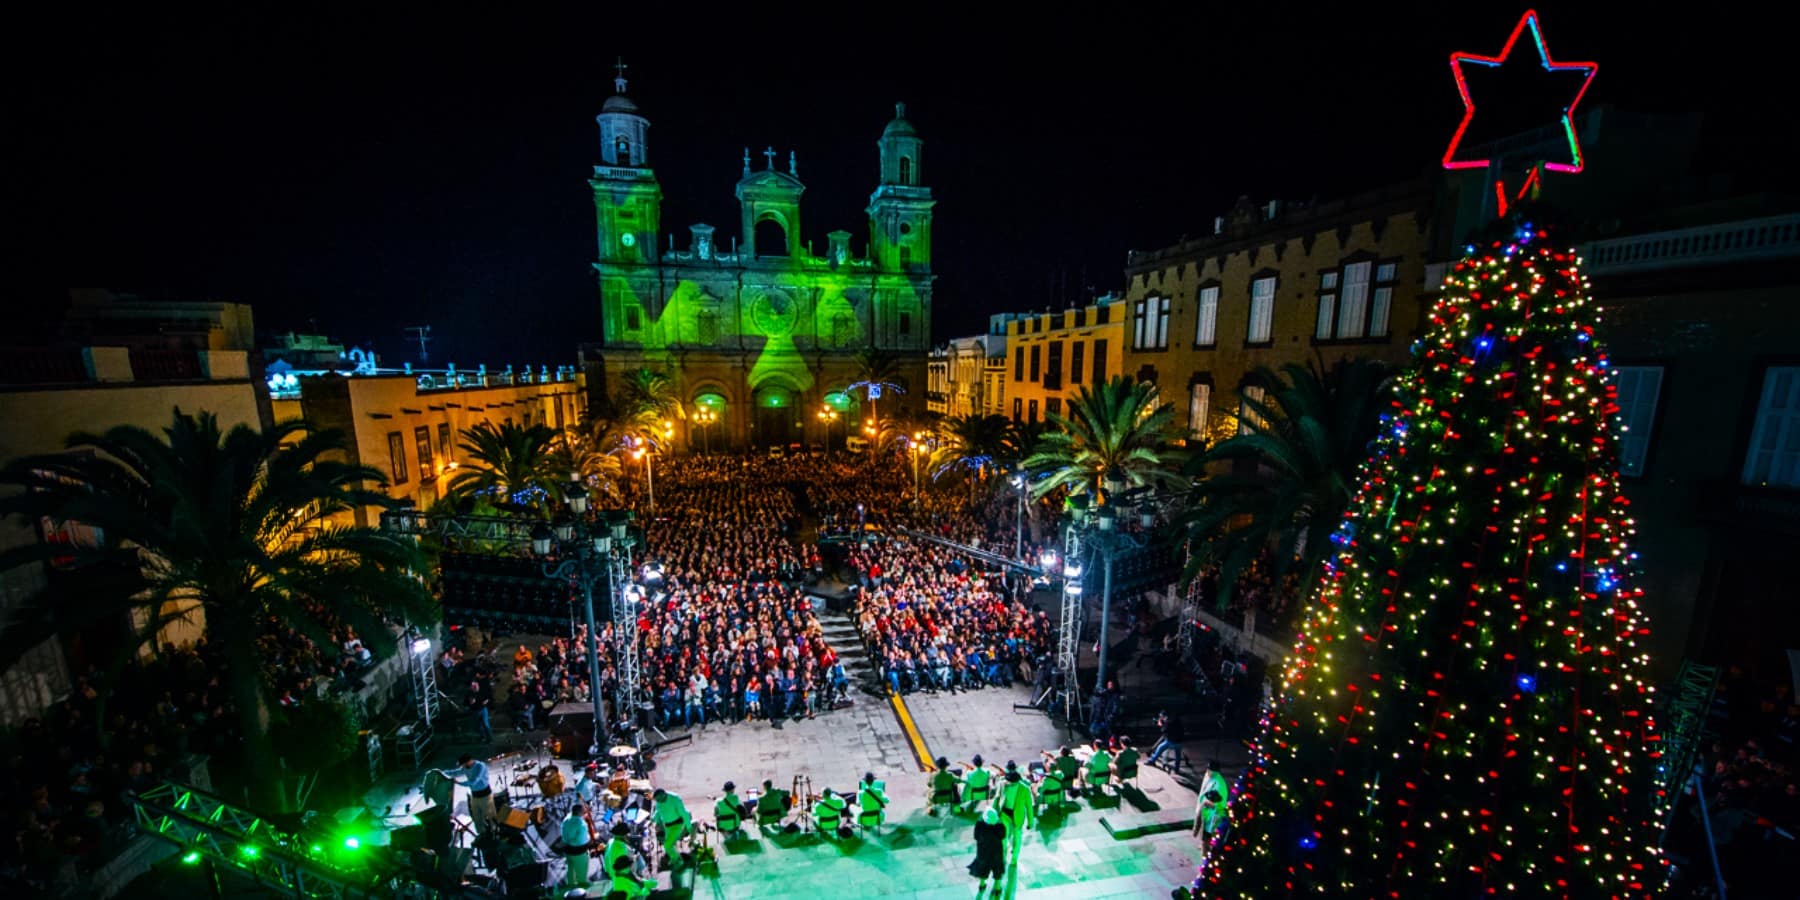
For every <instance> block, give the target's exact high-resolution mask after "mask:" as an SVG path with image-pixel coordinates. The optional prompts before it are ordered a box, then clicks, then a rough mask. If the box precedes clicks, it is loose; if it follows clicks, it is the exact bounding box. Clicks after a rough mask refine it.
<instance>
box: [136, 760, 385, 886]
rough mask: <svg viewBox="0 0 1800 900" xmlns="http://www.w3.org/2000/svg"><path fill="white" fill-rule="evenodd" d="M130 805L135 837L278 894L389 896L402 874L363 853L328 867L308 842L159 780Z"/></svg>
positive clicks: (318, 850) (321, 850)
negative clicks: (349, 861)
mask: <svg viewBox="0 0 1800 900" xmlns="http://www.w3.org/2000/svg"><path fill="white" fill-rule="evenodd" d="M131 802H132V808H133V811H134V814H135V816H136V818H137V826H138V830H139V831H140V832H142V833H144V834H147V835H150V836H151V837H155V838H158V839H160V840H163V841H167V842H168V843H171V844H174V845H175V847H176V848H177V851H178V852H181V853H184V854H198V857H199V859H204V860H207V861H209V862H211V863H212V864H213V865H214V866H215V867H218V866H222V867H224V868H226V869H229V870H231V871H234V872H237V873H239V874H241V875H243V876H245V877H248V878H250V879H251V880H253V881H255V882H256V883H257V884H260V885H262V886H264V887H266V888H269V889H270V890H272V891H274V892H275V893H277V894H280V895H283V896H288V897H295V898H301V900H312V898H332V900H336V898H358V897H392V896H395V894H396V892H397V885H396V881H397V880H398V879H399V877H400V876H401V875H402V874H403V873H402V872H401V870H400V869H398V868H396V867H394V866H392V865H390V864H388V863H387V862H386V860H385V859H383V858H382V856H380V855H378V854H376V853H372V852H367V851H365V852H364V853H362V854H361V855H359V856H358V857H357V859H356V864H355V865H354V866H350V865H344V864H341V863H338V862H335V861H333V860H332V859H331V858H330V857H329V856H328V855H327V852H326V849H325V848H324V847H318V846H312V845H308V844H306V843H304V842H302V841H301V840H300V839H299V838H298V837H296V836H294V835H291V834H287V833H285V832H282V831H280V830H277V829H276V828H275V827H274V826H272V825H270V824H269V823H268V822H267V821H266V820H264V819H263V818H262V817H261V816H258V815H256V814H255V813H252V812H250V811H248V810H244V809H240V808H238V807H235V806H232V805H231V804H229V803H226V802H225V801H223V800H220V799H219V798H217V797H214V796H212V795H211V794H207V793H204V792H202V791H199V790H196V789H194V788H191V787H188V786H187V785H184V784H178V783H176V782H172V781H167V782H163V783H162V784H159V785H157V786H156V787H153V788H151V789H149V790H147V791H143V792H141V793H138V794H135V795H133V796H132V799H131ZM193 861H198V860H193Z"/></svg>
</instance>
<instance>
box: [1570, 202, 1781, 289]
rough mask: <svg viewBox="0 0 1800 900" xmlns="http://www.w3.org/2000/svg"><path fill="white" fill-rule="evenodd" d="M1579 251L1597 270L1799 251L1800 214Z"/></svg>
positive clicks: (1705, 263)
mask: <svg viewBox="0 0 1800 900" xmlns="http://www.w3.org/2000/svg"><path fill="white" fill-rule="evenodd" d="M1580 251H1581V256H1582V258H1583V262H1584V263H1585V264H1586V269H1587V271H1588V272H1589V273H1590V274H1594V275H1615V274H1622V273H1627V272H1653V271H1656V270H1658V269H1673V268H1678V267H1683V266H1708V265H1720V264H1723V263H1734V262H1746V261H1754V260H1764V259H1782V258H1787V257H1793V256H1800V213H1792V214H1789V215H1784V216H1770V217H1768V218H1764V219H1747V220H1744V221H1741V222H1725V223H1722V224H1718V225H1703V226H1700V227H1698V228H1681V229H1677V230H1674V231H1658V232H1653V233H1651V234H1638V235H1632V236H1630V237H1620V238H1608V239H1607V240H1604V241H1594V242H1593V243H1591V244H1587V245H1586V246H1583V247H1581V248H1580Z"/></svg>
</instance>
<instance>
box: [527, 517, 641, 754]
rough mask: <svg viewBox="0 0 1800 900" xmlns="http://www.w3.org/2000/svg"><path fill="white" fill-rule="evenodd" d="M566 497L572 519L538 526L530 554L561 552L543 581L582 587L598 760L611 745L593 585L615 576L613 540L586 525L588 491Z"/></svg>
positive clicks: (546, 566)
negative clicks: (567, 582)
mask: <svg viewBox="0 0 1800 900" xmlns="http://www.w3.org/2000/svg"><path fill="white" fill-rule="evenodd" d="M566 496H567V499H568V504H569V512H570V513H572V514H573V517H572V518H561V519H558V520H557V521H556V524H555V525H553V526H552V525H546V524H544V523H542V522H539V523H538V524H537V526H536V527H535V528H533V529H532V530H531V551H532V552H533V553H535V554H537V555H538V556H539V557H548V556H550V553H551V551H552V550H558V551H560V553H561V555H562V558H561V559H560V560H557V559H547V560H546V561H545V562H544V577H546V578H555V579H560V580H571V581H574V582H575V583H576V584H578V585H580V586H581V599H582V616H583V618H584V619H585V621H586V622H587V654H588V698H589V699H590V700H591V701H593V705H594V733H593V744H592V746H591V747H590V748H589V751H588V753H589V755H590V756H597V755H599V753H600V751H601V748H603V747H605V746H606V745H607V744H608V743H609V741H608V739H607V737H608V733H607V729H606V711H605V705H604V702H603V701H602V700H601V696H602V694H603V693H604V689H603V687H602V684H601V681H600V631H599V628H598V627H596V625H595V622H594V585H595V584H597V583H599V582H600V581H601V580H602V579H610V576H611V574H612V570H611V566H610V565H608V564H607V563H608V562H609V557H610V551H611V549H612V548H611V545H612V536H611V535H608V534H603V533H600V532H594V533H592V534H590V533H589V531H588V528H587V526H586V525H585V524H584V523H583V521H582V518H583V516H584V515H585V514H586V513H587V508H588V494H587V489H586V488H583V487H582V486H581V485H580V484H574V485H570V486H569V489H568V493H567V495H566ZM578 538H579V539H578ZM619 713H620V714H621V715H625V714H627V711H626V710H619Z"/></svg>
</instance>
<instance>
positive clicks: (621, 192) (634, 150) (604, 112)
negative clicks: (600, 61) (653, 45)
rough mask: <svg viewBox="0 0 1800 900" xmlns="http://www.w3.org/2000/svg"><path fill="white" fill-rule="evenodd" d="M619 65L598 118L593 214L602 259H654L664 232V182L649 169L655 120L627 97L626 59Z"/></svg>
mask: <svg viewBox="0 0 1800 900" xmlns="http://www.w3.org/2000/svg"><path fill="white" fill-rule="evenodd" d="M614 70H615V71H616V72H617V77H615V78H614V79H613V88H614V91H615V93H614V94H613V96H611V97H608V98H606V103H605V104H604V105H602V106H601V107H600V115H598V116H596V117H595V121H596V122H598V123H599V125H600V159H601V161H602V163H603V164H602V165H598V166H595V167H594V177H593V178H591V179H589V181H588V184H589V185H590V186H592V187H593V189H594V219H595V224H596V225H597V226H598V231H599V235H600V247H599V251H600V256H599V258H600V261H601V262H604V263H626V264H629V263H651V262H655V261H656V241H657V236H658V234H659V233H660V231H661V221H660V220H661V217H662V187H661V185H659V184H657V182H656V173H655V172H654V171H652V170H651V168H650V152H649V151H650V145H649V143H648V140H647V138H648V135H649V131H650V121H649V120H648V119H645V118H644V117H643V116H642V115H639V114H638V107H637V104H636V103H633V102H631V98H629V97H627V96H625V63H624V61H623V60H621V61H620V62H619V63H618V64H617V65H616V66H614Z"/></svg>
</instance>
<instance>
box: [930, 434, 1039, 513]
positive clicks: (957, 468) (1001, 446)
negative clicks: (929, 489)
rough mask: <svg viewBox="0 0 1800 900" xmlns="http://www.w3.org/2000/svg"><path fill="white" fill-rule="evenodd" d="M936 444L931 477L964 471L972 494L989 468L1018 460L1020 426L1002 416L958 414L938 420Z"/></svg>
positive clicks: (1004, 467)
mask: <svg viewBox="0 0 1800 900" xmlns="http://www.w3.org/2000/svg"><path fill="white" fill-rule="evenodd" d="M936 443H937V447H936V448H935V450H934V451H933V452H932V454H931V477H932V478H933V479H940V478H943V477H944V476H945V475H949V474H952V473H957V472H961V473H964V474H966V475H967V476H968V478H969V484H970V490H971V495H972V494H973V489H974V485H975V483H976V482H977V481H979V480H981V479H983V478H986V477H987V475H988V473H989V471H990V470H995V469H998V470H1004V469H1006V468H1008V467H1010V466H1011V465H1012V464H1013V463H1014V462H1016V461H1017V460H1018V459H1019V456H1020V452H1019V449H1020V447H1021V444H1020V442H1019V431H1018V428H1017V427H1015V426H1014V425H1013V422H1012V420H1011V419H1009V418H1007V417H1005V416H1002V415H987V416H958V417H957V418H954V419H947V420H945V421H943V422H941V423H939V427H938V430H937V442H936Z"/></svg>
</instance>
